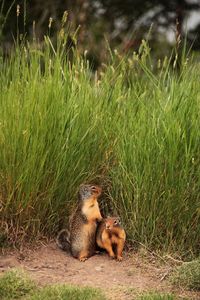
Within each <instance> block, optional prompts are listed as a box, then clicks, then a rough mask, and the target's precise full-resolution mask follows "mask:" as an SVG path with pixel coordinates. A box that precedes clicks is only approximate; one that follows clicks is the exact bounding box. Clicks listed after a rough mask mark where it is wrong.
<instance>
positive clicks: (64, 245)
mask: <svg viewBox="0 0 200 300" xmlns="http://www.w3.org/2000/svg"><path fill="white" fill-rule="evenodd" d="M69 238H70V232H69V230H67V229H62V230H61V231H60V232H59V233H58V235H57V239H56V243H57V245H58V247H59V248H60V249H62V250H64V251H68V252H70V241H69Z"/></svg>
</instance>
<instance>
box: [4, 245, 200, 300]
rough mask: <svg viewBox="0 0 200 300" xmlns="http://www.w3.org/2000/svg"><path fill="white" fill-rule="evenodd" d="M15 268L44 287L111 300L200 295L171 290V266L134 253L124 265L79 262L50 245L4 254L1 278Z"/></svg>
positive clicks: (103, 259)
mask: <svg viewBox="0 0 200 300" xmlns="http://www.w3.org/2000/svg"><path fill="white" fill-rule="evenodd" d="M15 267H17V268H22V269H24V270H25V271H26V272H28V273H29V275H30V277H31V278H32V279H33V280H35V281H36V282H38V284H39V285H41V286H42V285H46V284H55V283H56V284H58V283H66V284H72V285H78V286H91V287H99V288H101V289H103V291H104V293H105V294H106V296H107V297H108V299H110V300H112V299H115V300H118V299H120V300H122V299H124V300H129V299H134V298H136V297H137V296H138V295H139V294H141V293H142V292H149V291H155V292H163V293H171V292H172V293H175V294H176V295H177V296H178V298H180V299H195V300H196V299H200V293H193V292H186V291H183V290H174V289H173V288H172V287H171V286H170V284H169V283H168V281H167V277H168V275H169V273H170V270H171V267H170V265H169V263H161V262H160V261H159V262H158V260H157V259H156V258H153V257H149V258H147V257H144V256H143V255H141V254H137V253H134V252H131V253H128V252H126V253H124V259H123V261H122V262H117V261H115V260H111V259H110V258H109V257H108V256H107V254H106V253H101V254H97V255H95V256H93V257H91V258H89V259H88V260H87V261H85V262H79V261H78V260H76V259H74V258H73V257H71V256H70V255H69V254H67V253H66V252H63V251H62V250H60V249H58V247H57V245H56V244H55V243H54V242H51V243H47V244H40V245H39V246H37V247H32V248H28V247H27V248H25V249H23V250H21V251H19V250H12V251H7V252H3V253H1V255H0V274H2V273H3V272H5V271H6V270H8V269H10V268H15Z"/></svg>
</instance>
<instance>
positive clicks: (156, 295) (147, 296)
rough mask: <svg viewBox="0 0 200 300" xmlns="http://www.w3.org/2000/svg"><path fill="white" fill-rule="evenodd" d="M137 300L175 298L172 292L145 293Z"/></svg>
mask: <svg viewBox="0 0 200 300" xmlns="http://www.w3.org/2000/svg"><path fill="white" fill-rule="evenodd" d="M137 300H175V297H174V296H173V295H172V294H161V293H145V294H143V295H141V296H139V298H137Z"/></svg>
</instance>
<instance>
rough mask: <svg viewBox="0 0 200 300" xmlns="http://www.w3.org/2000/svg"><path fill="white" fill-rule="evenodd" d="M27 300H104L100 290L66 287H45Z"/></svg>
mask: <svg viewBox="0 0 200 300" xmlns="http://www.w3.org/2000/svg"><path fill="white" fill-rule="evenodd" d="M26 299H27V300H46V299H49V300H58V299H59V300H93V299H95V300H106V298H105V297H104V296H103V294H102V293H101V291H100V290H97V289H93V288H76V287H72V286H67V285H57V286H47V287H45V288H43V289H40V290H38V291H37V292H35V293H34V294H33V295H31V296H30V297H28V298H26Z"/></svg>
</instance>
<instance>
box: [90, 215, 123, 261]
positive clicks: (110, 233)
mask: <svg viewBox="0 0 200 300" xmlns="http://www.w3.org/2000/svg"><path fill="white" fill-rule="evenodd" d="M125 240H126V233H125V231H124V229H123V228H122V227H121V225H120V221H119V218H117V217H107V218H105V219H103V220H102V221H101V223H100V224H99V226H98V228H97V234H96V243H97V245H98V246H99V247H100V248H103V249H105V250H106V251H107V252H108V254H109V256H110V257H111V258H115V257H116V259H117V260H118V261H121V260H122V251H123V248H124V243H125Z"/></svg>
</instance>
